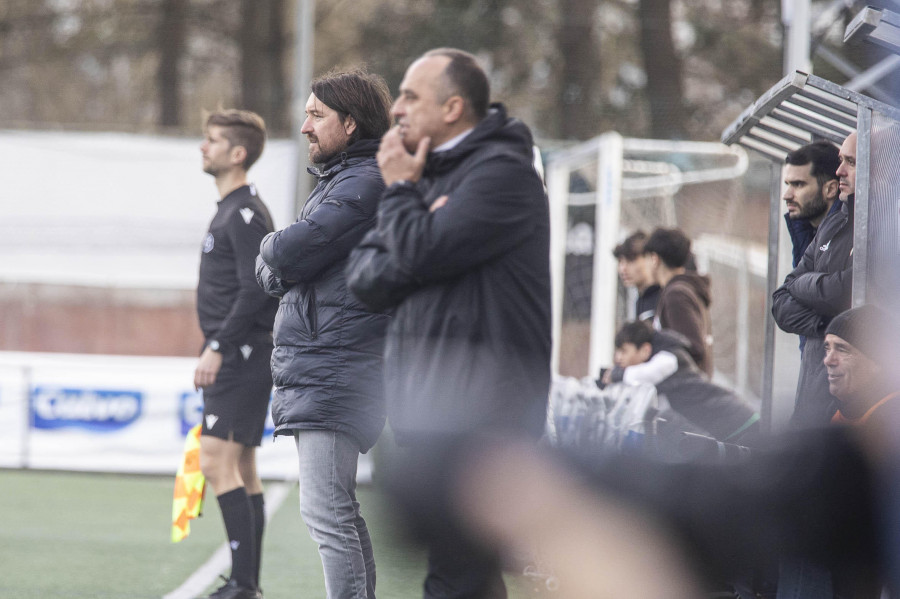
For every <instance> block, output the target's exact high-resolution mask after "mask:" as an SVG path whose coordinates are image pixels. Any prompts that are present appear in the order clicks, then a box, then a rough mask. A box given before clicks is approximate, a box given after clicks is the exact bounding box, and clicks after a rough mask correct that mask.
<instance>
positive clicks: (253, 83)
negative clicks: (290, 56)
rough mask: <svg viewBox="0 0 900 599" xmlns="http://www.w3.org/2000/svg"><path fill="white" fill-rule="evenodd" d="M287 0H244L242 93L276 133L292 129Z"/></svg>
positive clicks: (248, 105)
mask: <svg viewBox="0 0 900 599" xmlns="http://www.w3.org/2000/svg"><path fill="white" fill-rule="evenodd" d="M285 9H286V7H285V0H242V3H241V16H242V19H241V30H240V32H239V34H238V35H239V37H238V41H239V45H240V52H241V97H242V99H243V106H242V108H245V109H247V110H252V111H254V112H256V113H258V114H259V115H260V116H262V117H263V118H264V119H265V120H266V124H267V128H268V129H269V131H270V132H272V133H275V134H285V133H286V132H287V129H288V118H287V115H288V112H289V106H290V104H289V98H288V97H287V93H286V90H287V87H286V85H285V74H284V53H285V46H286V44H285V35H286V34H285V19H286V17H287V14H286V10H285Z"/></svg>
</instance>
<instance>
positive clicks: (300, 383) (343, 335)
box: [256, 140, 389, 452]
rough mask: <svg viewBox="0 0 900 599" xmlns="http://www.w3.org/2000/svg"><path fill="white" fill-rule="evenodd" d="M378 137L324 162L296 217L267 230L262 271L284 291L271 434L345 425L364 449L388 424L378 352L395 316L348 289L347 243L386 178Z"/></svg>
mask: <svg viewBox="0 0 900 599" xmlns="http://www.w3.org/2000/svg"><path fill="white" fill-rule="evenodd" d="M377 149H378V141H377V140H360V141H357V142H356V143H354V144H353V145H351V146H350V147H349V148H348V149H347V150H346V151H345V152H344V153H343V154H342V155H341V156H340V157H338V158H337V159H335V160H334V161H332V162H331V163H329V164H327V165H326V166H325V168H324V169H322V170H321V171H320V170H318V169H315V168H310V169H309V172H310V173H311V174H313V175H316V176H317V177H318V178H319V182H318V184H317V185H316V187H315V189H314V190H313V191H312V193H311V194H310V196H309V199H308V200H307V202H306V205H305V206H304V207H303V210H302V212H301V214H300V217H299V218H298V220H297V222H295V223H294V224H292V225H290V226H289V227H287V228H285V229H283V230H281V231H278V232H275V233H271V234H269V235H267V236H266V237H265V239H263V241H262V244H261V245H260V255H259V258H258V259H257V263H256V278H257V280H258V281H259V284H260V285H261V286H262V288H263V289H265V290H266V292H267V293H269V294H270V295H274V296H277V297H281V303H280V305H279V306H278V314H277V316H276V317H275V350H274V352H273V353H272V378H273V380H274V383H275V396H274V399H273V403H272V418H273V419H274V421H275V434H291V433H292V432H293V431H294V430H296V429H325V430H335V431H340V432H344V433H348V434H350V435H352V436H353V437H355V438H356V439H357V441H359V444H360V451H362V452H366V451H368V450H369V448H371V447H372V445H374V443H375V441H376V440H377V439H378V436H379V435H380V434H381V430H382V428H383V427H384V421H385V414H384V388H383V383H382V380H383V379H382V376H383V375H382V358H381V357H382V352H383V349H384V331H385V328H386V326H387V322H388V320H389V317H388V316H387V315H385V314H380V313H377V312H373V311H371V310H369V309H368V308H366V307H365V306H364V305H362V304H361V303H360V302H359V301H357V300H356V298H355V297H353V295H352V294H350V293H349V291H348V289H347V283H346V280H345V278H344V268H345V265H346V261H347V256H348V254H349V253H350V250H351V248H353V246H354V245H356V244H357V243H358V242H359V241H360V240H361V239H362V237H363V235H364V234H365V233H366V232H367V231H368V230H369V229H371V228H372V227H373V226H374V224H375V212H376V207H377V205H378V198H379V197H380V195H381V193H382V191H383V190H384V182H383V181H382V179H381V173H380V171H379V170H378V165H377V164H376V162H375V157H374V156H375V152H376V151H377Z"/></svg>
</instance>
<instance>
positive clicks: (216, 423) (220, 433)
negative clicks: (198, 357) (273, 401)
mask: <svg viewBox="0 0 900 599" xmlns="http://www.w3.org/2000/svg"><path fill="white" fill-rule="evenodd" d="M245 356H246V357H245ZM271 358H272V336H271V335H265V336H258V337H255V338H254V340H253V341H250V342H248V343H246V344H244V345H242V346H240V347H230V346H229V347H226V348H225V351H224V352H223V353H222V368H221V369H220V370H219V374H218V375H217V376H216V382H215V383H213V384H212V385H209V386H207V387H204V388H203V432H202V434H203V435H210V436H212V437H218V438H219V439H225V440H226V441H229V440H233V441H235V442H237V443H240V444H241V445H246V446H247V447H257V446H259V445H260V444H261V443H262V436H263V428H264V427H265V424H266V410H267V409H268V407H269V397H270V396H271V394H272V367H271V365H270V360H271Z"/></svg>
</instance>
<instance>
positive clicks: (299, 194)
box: [291, 0, 316, 214]
mask: <svg viewBox="0 0 900 599" xmlns="http://www.w3.org/2000/svg"><path fill="white" fill-rule="evenodd" d="M315 17H316V0H297V5H296V15H295V22H294V93H293V98H292V101H291V123H292V137H293V138H294V141H295V142H296V143H295V147H296V151H297V153H296V155H295V160H296V174H295V180H294V208H295V212H296V213H297V214H300V210H301V209H302V208H303V205H304V204H305V203H306V199H307V198H308V197H309V192H310V178H309V174H308V173H307V172H306V153H307V148H308V147H309V146H308V144H307V141H306V138H305V137H304V136H303V134H302V133H300V128H301V127H302V126H303V121H304V120H305V119H306V99H307V98H308V97H309V85H310V82H311V81H312V70H313V51H314V47H315V43H314V42H315V40H314V38H315Z"/></svg>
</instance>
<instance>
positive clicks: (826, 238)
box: [772, 132, 856, 428]
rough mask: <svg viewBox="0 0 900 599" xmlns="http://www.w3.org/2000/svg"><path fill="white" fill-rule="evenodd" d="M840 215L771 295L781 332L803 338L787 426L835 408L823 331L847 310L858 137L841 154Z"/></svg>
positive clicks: (822, 421) (814, 420)
mask: <svg viewBox="0 0 900 599" xmlns="http://www.w3.org/2000/svg"><path fill="white" fill-rule="evenodd" d="M839 158H840V164H839V166H838V168H837V171H836V174H837V176H838V192H839V197H840V200H841V201H840V205H839V210H837V211H835V212H832V213H831V214H830V215H828V216H827V218H825V219H824V220H823V221H822V224H821V225H820V226H819V229H818V231H816V235H815V237H814V238H813V239H812V241H811V242H810V244H809V247H807V248H806V251H805V252H804V254H803V257H802V258H801V260H800V262H799V263H798V265H797V267H796V268H795V269H794V270H793V272H791V273H790V274H789V275H788V276H787V277H786V278H785V280H784V284H782V285H781V287H779V288H778V289H776V290H775V292H774V293H773V294H772V314H773V316H774V317H775V322H776V323H777V324H778V326H779V327H781V329H782V330H784V331H786V332H788V333H795V334H797V335H803V336H804V337H806V345H805V346H804V348H803V355H802V357H801V361H800V376H799V379H798V381H797V396H796V400H795V403H794V413H793V414H792V416H791V425H792V426H794V427H796V428H807V427H815V426H825V425H827V424H828V422H829V421H830V420H831V416H832V414H834V411H835V409H836V403H835V398H834V397H833V396H832V395H831V393H829V391H828V378H827V376H826V373H825V366H824V364H823V363H822V360H824V358H825V349H824V343H825V329H826V327H827V326H828V323H829V322H830V321H831V319H832V318H833V317H835V316H837V315H838V314H840V313H841V312H843V311H844V310H846V309H848V308H849V307H850V294H851V287H852V280H853V256H852V251H853V193H854V190H855V189H856V133H855V132H854V133H851V134H850V135H848V136H847V138H846V139H845V140H844V143H843V144H842V145H841V149H840V152H839Z"/></svg>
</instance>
